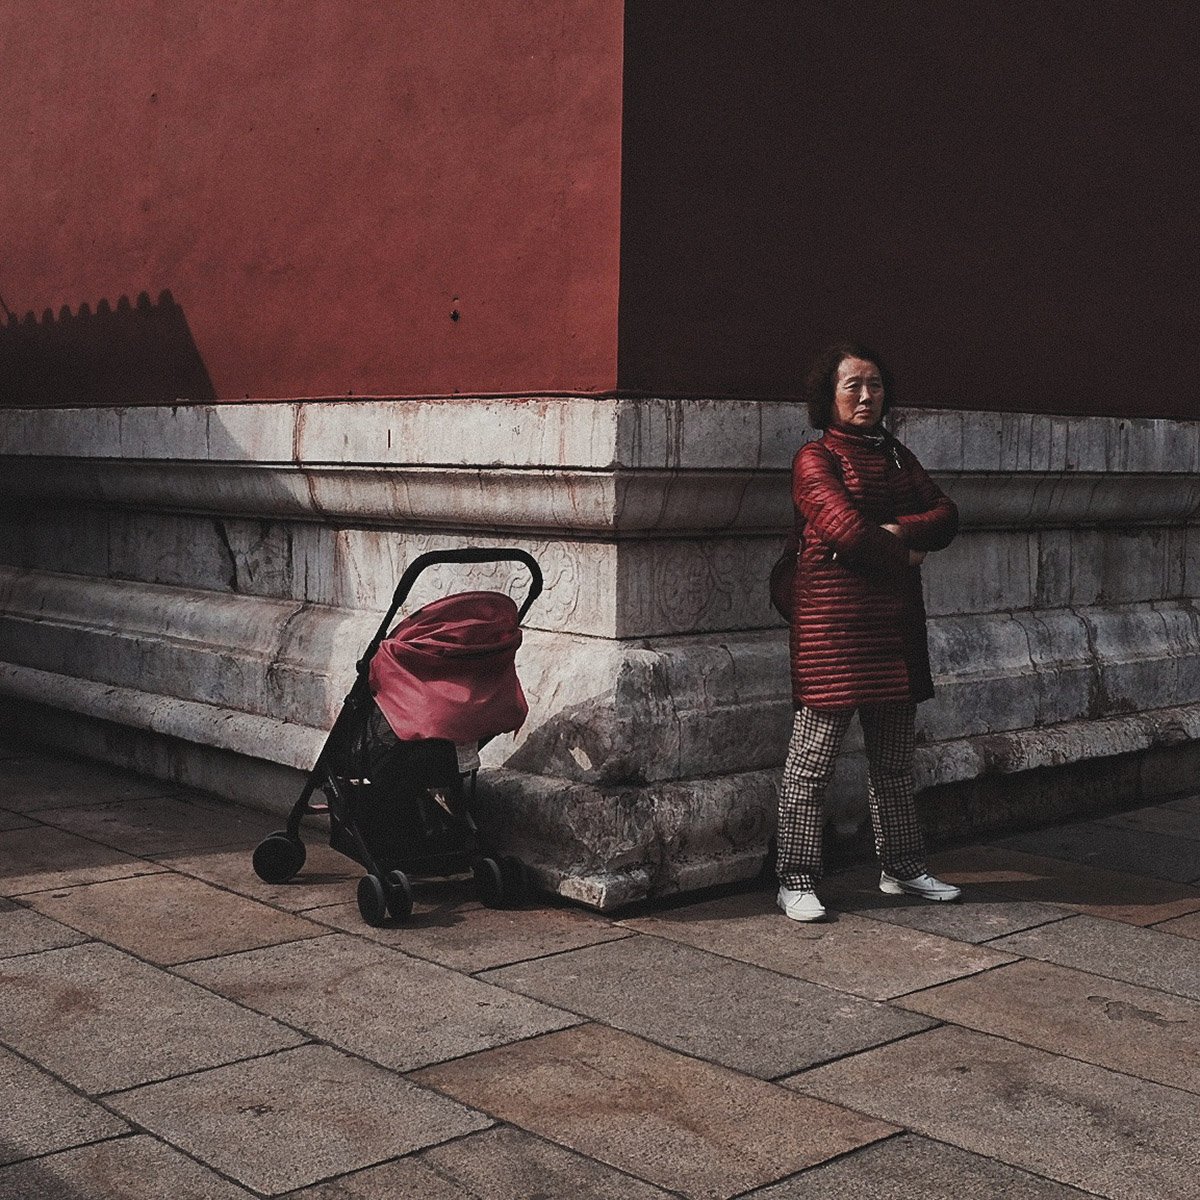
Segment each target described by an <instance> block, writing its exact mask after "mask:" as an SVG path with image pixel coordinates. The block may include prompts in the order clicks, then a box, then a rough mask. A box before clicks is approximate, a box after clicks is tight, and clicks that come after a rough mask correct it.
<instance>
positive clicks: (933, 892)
mask: <svg viewBox="0 0 1200 1200" xmlns="http://www.w3.org/2000/svg"><path fill="white" fill-rule="evenodd" d="M879 890H880V891H881V892H886V893H887V894H888V895H889V896H902V895H909V896H920V897H921V899H922V900H957V899H958V898H959V896H961V895H962V888H956V887H955V886H954V884H952V883H943V882H942V881H941V880H940V879H935V878H934V877H933V876H932V875H930V874H929V872H928V871H925V872H922V873H921V874H920V875H916V876H914V877H913V878H912V879H896V878H894V877H893V876H891V875H889V874H888V873H887V872H886V871H881V872H880V874H879Z"/></svg>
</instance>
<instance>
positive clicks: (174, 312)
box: [0, 291, 217, 407]
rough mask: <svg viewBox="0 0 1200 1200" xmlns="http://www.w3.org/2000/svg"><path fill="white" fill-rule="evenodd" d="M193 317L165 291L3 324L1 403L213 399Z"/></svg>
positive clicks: (0, 333) (0, 330) (12, 316)
mask: <svg viewBox="0 0 1200 1200" xmlns="http://www.w3.org/2000/svg"><path fill="white" fill-rule="evenodd" d="M216 398H217V397H216V393H215V392H214V391H213V385H212V380H211V379H209V377H208V370H207V368H206V367H205V365H204V361H203V359H201V357H200V351H199V350H198V349H197V348H196V343H195V341H194V340H193V339H192V331H191V329H190V328H189V327H188V323H187V317H186V316H184V312H183V309H182V308H180V307H179V305H178V304H176V303H175V299H174V297H173V296H172V295H171V293H170V292H166V291H164V292H163V293H162V294H161V295H160V296H159V298H158V303H157V304H155V303H154V302H152V301H151V299H150V297H149V295H148V294H147V293H146V292H142V293H141V294H140V295H139V296H138V298H137V301H136V302H135V303H132V304H131V303H130V301H129V297H128V296H122V297H121V298H120V299H119V300H118V301H117V306H116V308H113V307H112V306H111V305H110V304H109V302H108V301H107V300H101V301H100V303H99V304H98V305H97V306H96V311H95V312H93V311H92V310H91V308H90V306H89V305H87V304H81V305H80V306H79V311H78V312H77V313H72V312H71V310H70V309H69V308H67V307H66V306H65V305H64V306H63V307H62V309H61V310H60V311H59V314H58V316H57V317H56V316H55V315H54V313H53V312H52V311H51V310H50V309H46V311H45V312H44V313H43V314H42V317H41V319H40V320H39V319H38V318H37V317H36V316H35V315H34V314H33V313H32V312H31V313H27V314H26V315H25V318H24V319H23V320H22V319H21V318H19V317H17V315H16V314H15V313H10V314H9V317H8V322H7V324H6V325H3V326H0V405H8V406H16V405H20V406H22V407H26V406H33V405H37V406H47V405H64V406H71V407H76V406H78V405H93V404H120V405H127V404H170V403H173V402H174V401H176V400H190V401H207V400H215V399H216Z"/></svg>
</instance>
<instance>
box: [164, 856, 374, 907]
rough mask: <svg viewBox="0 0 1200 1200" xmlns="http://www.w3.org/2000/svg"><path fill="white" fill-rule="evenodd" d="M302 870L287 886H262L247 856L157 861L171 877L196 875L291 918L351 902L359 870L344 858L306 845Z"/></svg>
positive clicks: (359, 874)
mask: <svg viewBox="0 0 1200 1200" xmlns="http://www.w3.org/2000/svg"><path fill="white" fill-rule="evenodd" d="M305 852H306V856H307V857H306V860H305V863H304V868H303V869H302V870H301V872H300V873H299V874H298V875H297V876H296V878H295V879H293V880H291V881H290V882H288V883H263V881H262V880H261V879H259V877H258V876H257V875H255V874H254V868H253V866H251V855H252V853H253V848H251V849H249V850H241V849H239V850H207V851H203V852H200V853H191V854H189V853H177V852H172V853H170V854H162V855H158V856H157V857H156V861H157V862H158V863H160V864H161V865H162V866H163V867H167V868H170V869H171V870H172V871H182V872H183V873H184V874H185V875H194V876H195V877H196V878H197V879H203V880H204V881H205V882H206V883H213V884H216V885H217V887H222V888H227V889H228V890H229V891H231V892H237V893H239V894H240V895H242V896H249V897H250V899H252V900H261V901H262V902H263V903H264V904H271V905H274V906H275V907H276V908H284V909H287V910H288V911H289V912H303V911H304V910H305V909H309V908H318V907H320V906H322V905H334V904H345V903H348V902H353V901H354V895H355V888H356V887H357V886H358V881H359V880H360V879H361V878H362V876H363V873H364V872H363V869H362V867H360V866H359V865H358V863H356V862H352V861H351V860H350V859H348V858H347V857H346V856H345V855H344V854H338V853H337V852H336V851H335V850H331V849H330V848H329V846H327V845H325V844H323V843H321V842H320V841H308V840H306V841H305Z"/></svg>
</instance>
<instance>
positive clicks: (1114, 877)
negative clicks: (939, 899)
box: [930, 846, 1200, 925]
mask: <svg viewBox="0 0 1200 1200" xmlns="http://www.w3.org/2000/svg"><path fill="white" fill-rule="evenodd" d="M930 870H931V871H933V872H934V873H935V874H937V875H939V876H942V877H944V878H946V879H947V880H949V881H950V882H952V883H957V884H959V885H960V886H962V887H969V888H979V889H980V890H982V891H987V892H990V893H992V894H993V895H995V896H997V897H998V898H1001V899H1005V900H1007V899H1010V898H1012V899H1017V900H1033V901H1036V902H1038V903H1040V904H1059V905H1062V906H1063V907H1065V908H1069V909H1072V910H1074V911H1075V912H1087V913H1091V914H1092V915H1093V916H1097V917H1105V918H1107V919H1108V920H1110V921H1125V922H1126V923H1127V924H1130V925H1153V924H1155V923H1156V922H1158V921H1165V920H1167V919H1168V918H1169V917H1179V916H1183V914H1184V913H1189V912H1195V911H1197V910H1200V890H1197V889H1196V888H1193V887H1187V886H1184V885H1182V884H1178V883H1171V882H1168V881H1167V880H1163V879H1152V878H1150V877H1148V876H1145V875H1128V874H1125V873H1124V872H1121V871H1109V870H1105V869H1102V868H1100V867H1095V866H1082V865H1080V864H1078V863H1070V862H1065V861H1063V860H1062V859H1056V858H1045V857H1042V856H1039V855H1036V854H1026V853H1025V852H1024V851H1021V850H1013V849H1011V848H1009V847H1005V846H967V847H964V848H962V849H957V850H946V851H943V852H942V853H940V854H935V855H934V856H933V857H932V859H931V860H930Z"/></svg>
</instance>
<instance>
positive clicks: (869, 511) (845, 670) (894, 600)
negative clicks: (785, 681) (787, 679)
mask: <svg viewBox="0 0 1200 1200" xmlns="http://www.w3.org/2000/svg"><path fill="white" fill-rule="evenodd" d="M792 501H793V503H794V505H795V509H796V531H797V536H798V538H799V539H800V556H799V560H798V562H797V569H796V579H795V586H794V592H793V596H794V600H793V612H792V633H791V651H792V696H793V699H794V700H795V702H796V705H797V707H799V706H800V705H802V704H803V705H805V706H806V707H808V708H817V709H833V708H851V707H854V706H857V705H859V704H878V703H881V702H887V701H896V700H912V701H920V700H928V699H929V697H930V696H932V695H933V680H932V679H931V677H930V671H929V646H928V642H927V640H926V636H925V603H924V600H923V599H922V596H921V571H920V568H919V567H910V566H909V565H908V551H909V549H913V550H941V549H942V548H943V547H945V546H948V545H949V544H950V542H951V540H952V539H953V538H954V535H955V533H956V532H957V531H958V510H957V509H956V508H955V506H954V503H953V501H952V500H950V499H949V497H947V496H946V495H945V493H944V492H942V491H941V489H940V488H939V487H938V486H937V485H936V484H935V483H934V482H933V480H931V479H930V478H929V476H928V475H927V474H926V473H925V470H924V468H923V467H922V466H921V464H920V463H919V462H917V459H916V456H915V455H914V454H913V453H912V451H910V450H908V449H907V448H906V447H904V446H902V445H901V444H900V443H899V442H898V441H896V439H895V438H893V437H892V436H891V435H890V434H885V435H883V436H882V437H881V436H879V435H876V434H863V433H860V432H858V431H855V430H851V429H847V428H844V427H837V428H831V429H828V430H826V431H825V434H824V436H823V437H822V438H820V439H819V440H818V441H815V442H807V443H806V444H805V445H803V446H801V447H800V450H799V452H798V453H797V454H796V459H795V463H794V465H793V469H792ZM893 524H894V525H899V526H900V527H901V529H902V530H903V535H904V536H903V540H901V539H900V538H898V537H896V536H895V535H894V534H891V533H889V532H888V531H887V530H885V529H882V528H880V526H882V525H893Z"/></svg>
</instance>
